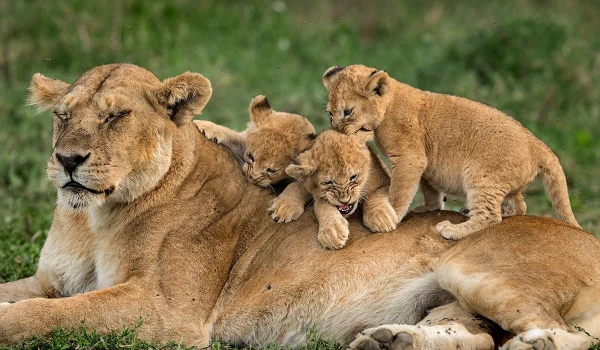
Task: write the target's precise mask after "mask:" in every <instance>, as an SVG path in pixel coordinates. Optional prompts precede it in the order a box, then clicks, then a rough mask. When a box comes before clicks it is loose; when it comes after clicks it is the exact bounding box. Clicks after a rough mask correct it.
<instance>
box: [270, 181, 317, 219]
mask: <svg viewBox="0 0 600 350" xmlns="http://www.w3.org/2000/svg"><path fill="white" fill-rule="evenodd" d="M311 197H312V196H311V195H310V193H308V192H307V191H306V189H305V188H304V185H302V184H301V183H299V182H292V183H291V184H289V185H287V187H286V188H285V190H283V192H281V194H280V195H279V196H278V197H277V198H275V199H274V200H273V204H271V207H270V208H269V215H270V216H271V218H272V219H273V221H275V222H279V223H282V224H285V223H288V222H292V221H294V220H296V219H298V218H299V217H300V215H302V213H304V203H306V202H307V201H308V200H309V199H310V198H311Z"/></svg>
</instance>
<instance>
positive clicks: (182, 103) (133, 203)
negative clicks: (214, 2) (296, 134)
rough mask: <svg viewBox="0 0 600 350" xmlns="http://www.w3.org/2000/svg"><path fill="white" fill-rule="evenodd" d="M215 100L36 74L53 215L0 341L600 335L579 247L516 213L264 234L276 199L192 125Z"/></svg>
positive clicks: (482, 343) (202, 84)
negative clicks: (86, 330)
mask: <svg viewBox="0 0 600 350" xmlns="http://www.w3.org/2000/svg"><path fill="white" fill-rule="evenodd" d="M211 91H212V90H211V87H210V83H209V81H208V80H207V79H206V78H204V77H203V76H201V75H199V74H194V73H184V74H182V75H180V76H177V77H175V78H171V79H167V80H165V81H164V82H163V83H161V82H160V81H159V80H158V79H157V78H156V77H155V76H154V75H153V74H152V73H150V72H148V71H147V70H144V69H142V68H139V67H136V66H133V65H129V64H112V65H105V66H99V67H96V68H93V69H92V70H90V71H88V72H87V73H85V74H84V75H82V76H81V77H80V78H79V79H78V80H77V81H76V82H75V83H74V84H73V85H68V84H66V83H63V82H60V81H57V80H52V79H49V78H46V77H44V76H42V75H35V76H34V77H33V81H32V84H31V93H32V95H31V100H32V102H33V104H35V105H37V106H39V107H40V108H42V109H51V108H53V109H54V138H53V142H54V149H53V153H52V155H51V159H50V161H49V163H48V175H49V177H50V179H51V181H52V182H53V183H54V185H55V186H56V187H57V189H58V203H57V206H56V210H55V212H54V220H53V222H52V227H51V229H50V232H49V234H48V239H47V241H46V243H45V245H44V248H43V250H42V253H41V257H40V262H39V267H38V271H37V273H36V274H35V276H33V277H30V278H26V279H23V280H19V281H16V282H11V283H6V284H3V285H0V302H9V303H10V304H6V303H5V304H3V305H2V306H0V343H1V344H12V343H15V342H18V341H19V340H21V339H24V338H28V337H31V336H41V335H45V334H48V333H49V332H50V331H51V330H52V329H53V328H54V327H57V326H59V327H70V326H73V327H74V326H77V325H79V324H80V322H81V321H82V320H83V319H85V322H86V325H87V326H89V327H93V328H95V329H97V330H98V331H106V330H108V329H115V328H120V327H121V326H122V325H133V324H135V323H136V321H137V320H138V319H139V317H140V316H141V317H143V319H144V322H143V324H142V326H141V328H140V329H139V335H140V336H141V337H142V338H145V339H154V340H160V341H167V340H175V341H178V342H183V343H185V344H187V345H198V346H206V345H207V344H208V343H209V341H210V339H221V340H224V341H228V342H235V343H247V344H252V345H261V344H266V343H269V342H276V343H279V344H282V345H289V346H296V345H301V344H302V343H303V342H304V341H305V334H306V331H307V329H309V328H311V327H315V328H317V329H319V330H320V331H321V332H322V333H323V336H324V337H325V338H328V339H332V340H339V341H341V342H343V343H345V344H347V343H349V342H350V341H351V340H352V339H353V338H354V336H355V334H356V333H357V332H359V331H361V330H363V329H364V328H367V327H372V326H377V325H380V324H386V323H387V324H400V325H391V326H382V327H379V328H378V329H370V330H367V331H365V332H363V333H361V334H360V336H359V337H358V338H357V340H356V341H355V342H354V343H352V346H357V347H359V348H366V349H370V348H378V347H390V348H398V349H401V348H403V347H405V346H408V347H409V348H410V347H412V348H415V349H432V348H435V349H440V348H442V349H443V348H456V347H457V346H460V347H461V348H462V349H468V348H473V349H474V348H477V349H487V348H492V347H493V340H492V337H491V336H490V335H488V333H489V332H490V330H489V329H492V328H493V327H488V325H489V324H488V323H486V322H485V321H481V319H479V318H477V317H475V316H474V315H483V316H485V317H486V318H487V319H490V320H492V321H494V322H496V323H497V324H499V325H500V326H501V327H502V328H504V329H506V330H508V331H510V332H512V333H515V334H518V335H517V336H516V337H514V338H513V339H512V340H511V341H510V342H509V343H508V344H507V345H506V346H507V347H509V348H511V349H513V348H514V349H521V348H527V346H529V348H532V347H535V348H536V349H539V348H544V349H550V348H585V347H587V346H588V345H590V344H591V341H592V340H591V338H589V337H587V336H585V335H583V334H581V333H575V332H572V329H571V328H570V325H571V323H575V324H577V325H579V326H582V327H584V328H585V329H586V330H587V331H588V332H590V333H592V334H594V335H596V336H597V335H600V305H599V304H598V302H597V296H598V293H599V292H600V288H599V287H598V286H599V284H600V265H599V263H598V260H597V259H598V256H600V242H599V241H598V239H596V238H595V237H593V236H592V235H590V234H588V233H586V232H584V231H582V230H579V229H577V228H573V227H570V226H567V225H566V224H564V223H561V222H558V221H556V220H552V219H543V218H535V217H525V216H521V217H514V218H509V219H507V220H505V221H503V222H502V223H501V224H499V225H497V226H494V227H493V228H490V229H488V230H486V231H484V232H482V233H481V234H473V235H471V236H469V237H467V238H465V239H464V240H462V241H460V242H459V243H456V244H454V243H452V242H450V241H446V240H444V239H442V238H441V237H440V236H439V235H438V234H436V233H435V231H434V229H433V226H434V225H435V224H436V223H437V222H439V221H440V220H441V219H448V220H451V221H452V222H460V221H461V220H464V217H462V216H461V215H459V214H456V213H450V212H435V213H429V214H425V215H420V216H415V217H412V218H409V219H408V220H406V221H405V222H404V223H402V224H401V225H399V227H398V229H397V230H396V231H395V232H393V233H388V234H369V233H368V231H367V230H366V229H365V228H364V227H363V226H362V225H361V224H360V223H359V222H358V221H357V220H350V231H351V238H350V240H349V242H348V245H347V246H346V247H345V248H344V249H342V250H340V251H335V252H334V251H328V250H325V249H322V248H321V247H320V245H319V243H318V242H317V240H316V232H317V222H316V220H315V217H314V215H313V214H312V213H311V211H307V213H305V214H304V215H303V216H302V217H301V218H300V219H299V220H298V221H296V222H294V223H291V224H286V225H280V224H276V223H274V222H273V221H272V220H271V218H270V217H269V216H268V215H267V207H268V205H269V202H270V200H271V199H272V198H273V195H272V194H271V193H269V191H267V190H264V189H260V188H258V187H256V186H252V185H249V184H248V183H247V182H246V181H245V178H244V176H243V174H242V172H241V170H240V169H239V166H238V165H237V164H236V163H235V161H234V160H233V158H232V157H230V156H229V154H228V153H227V152H226V151H225V150H224V149H223V148H221V147H220V146H218V145H216V144H214V143H212V142H210V141H208V140H207V139H206V138H204V137H203V136H202V135H201V134H200V133H199V132H198V131H197V129H196V127H195V126H194V125H192V123H190V121H191V119H192V117H193V116H194V115H195V114H197V113H199V112H200V111H201V110H202V108H203V107H204V105H205V104H206V103H207V102H208V100H209V98H210V95H211ZM440 257H441V258H440ZM440 286H441V287H442V288H443V289H442V288H440ZM448 291H449V292H448ZM428 310H430V312H429V313H428V312H427V311H428ZM418 322H419V325H414V324H416V323H418ZM401 324H404V325H401ZM519 333H522V334H519Z"/></svg>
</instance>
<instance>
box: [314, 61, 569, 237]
mask: <svg viewBox="0 0 600 350" xmlns="http://www.w3.org/2000/svg"><path fill="white" fill-rule="evenodd" d="M323 84H324V85H325V87H326V88H327V90H328V91H329V97H328V103H327V110H328V112H329V114H330V122H331V126H332V128H334V129H336V130H339V131H341V132H344V133H346V134H350V135H351V134H355V133H357V132H359V133H360V132H363V131H374V132H375V135H376V137H375V139H376V142H377V143H378V145H379V146H380V148H381V149H382V151H383V152H384V153H385V154H386V155H387V156H388V157H389V159H390V162H391V163H392V169H393V170H392V179H391V186H390V201H391V204H392V206H393V207H394V210H395V212H396V215H397V221H400V220H402V218H403V217H404V215H406V212H407V211H408V208H409V206H410V204H411V202H412V199H413V197H414V195H415V192H416V190H417V185H418V184H419V182H420V183H421V190H422V192H423V196H424V198H425V204H424V206H422V207H420V208H418V209H417V210H418V211H423V210H436V209H442V208H443V197H444V193H450V194H455V195H466V197H467V207H468V209H469V211H470V212H469V215H470V219H469V220H468V221H467V222H464V223H462V224H458V225H453V224H451V223H450V222H449V221H444V222H440V223H439V224H438V225H437V226H436V230H437V232H439V233H440V234H441V235H442V236H443V237H445V238H447V239H461V238H462V237H464V236H467V235H469V234H471V233H472V232H475V231H478V230H481V229H484V228H486V227H489V226H491V225H494V224H496V223H498V222H500V221H501V220H502V217H505V216H511V215H522V214H524V213H525V209H526V205H525V201H524V200H523V196H522V194H521V192H522V191H523V189H524V188H525V187H526V186H527V185H528V184H530V183H531V182H532V181H533V180H534V179H535V178H536V177H537V176H538V175H542V179H543V181H544V185H545V186H546V188H547V189H548V193H549V195H550V199H551V200H552V204H553V206H554V208H555V210H556V212H557V214H558V217H559V218H560V220H562V221H565V222H568V223H570V224H572V225H574V226H579V225H578V223H577V220H576V219H575V216H574V215H573V212H572V210H571V205H570V202H569V195H568V192H567V182H566V180H565V175H564V173H563V171H562V167H561V166H560V163H559V161H558V159H557V157H556V155H554V153H553V152H552V151H551V150H550V148H549V147H548V146H547V145H546V144H544V142H542V141H541V140H539V139H538V138H536V137H535V136H534V135H533V134H532V133H531V132H529V131H528V130H527V129H525V127H523V126H522V125H521V124H520V123H519V122H517V121H516V120H514V119H512V118H511V117H509V116H507V115H505V114H504V113H502V112H500V111H498V110H496V109H494V108H492V107H489V106H486V105H484V104H481V103H478V102H474V101H471V100H468V99H465V98H460V97H456V96H451V95H443V94H436V93H432V92H426V91H421V90H419V89H416V88H413V87H411V86H408V85H406V84H402V83H400V82H398V81H396V80H394V79H393V78H391V77H390V76H389V75H388V74H387V72H385V71H382V70H378V69H375V68H369V67H365V66H363V65H352V66H348V67H345V68H344V67H337V66H335V67H331V68H329V69H328V70H327V71H326V72H325V74H323Z"/></svg>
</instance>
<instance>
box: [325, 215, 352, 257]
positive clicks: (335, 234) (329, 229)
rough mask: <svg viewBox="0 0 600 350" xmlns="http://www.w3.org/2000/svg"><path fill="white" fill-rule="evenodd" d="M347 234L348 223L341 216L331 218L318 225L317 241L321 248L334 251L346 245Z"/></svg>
mask: <svg viewBox="0 0 600 350" xmlns="http://www.w3.org/2000/svg"><path fill="white" fill-rule="evenodd" d="M349 234H350V231H349V230H348V221H346V219H344V218H343V217H341V216H339V217H332V218H329V219H328V220H327V221H323V222H321V223H319V233H318V234H317V239H318V240H319V243H321V245H322V246H323V248H327V249H332V250H335V249H340V248H342V247H344V245H346V241H347V240H348V235H349Z"/></svg>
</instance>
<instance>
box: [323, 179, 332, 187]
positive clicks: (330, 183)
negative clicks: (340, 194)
mask: <svg viewBox="0 0 600 350" xmlns="http://www.w3.org/2000/svg"><path fill="white" fill-rule="evenodd" d="M321 184H323V185H325V186H329V185H333V181H331V180H327V181H323V182H321Z"/></svg>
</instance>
